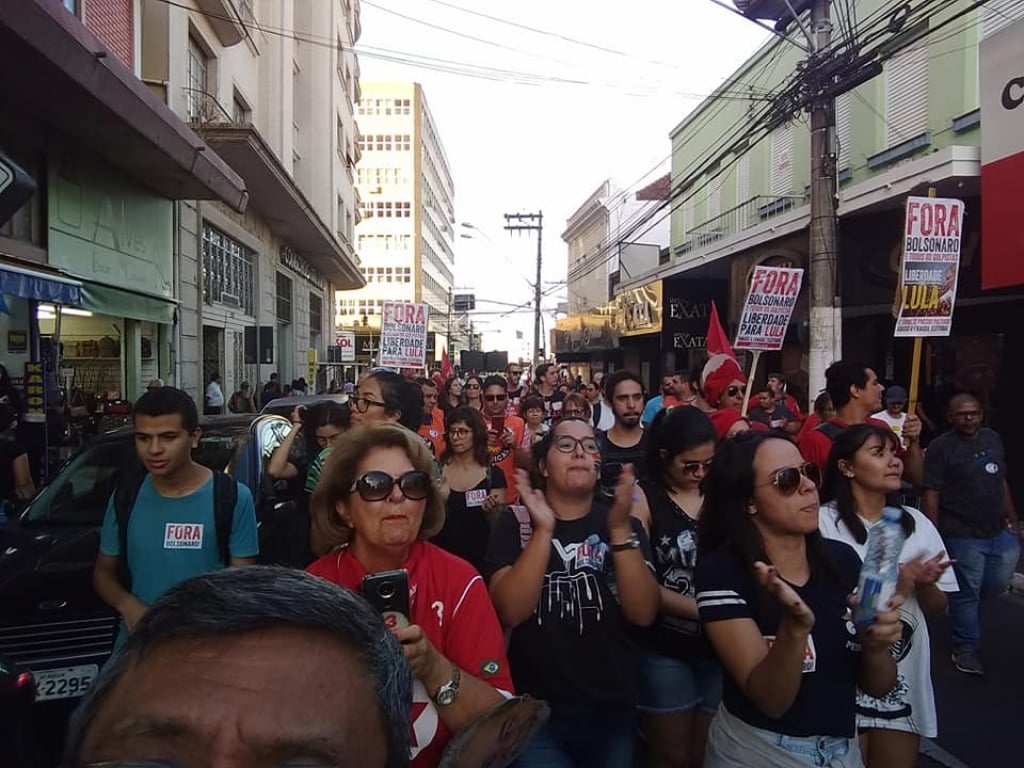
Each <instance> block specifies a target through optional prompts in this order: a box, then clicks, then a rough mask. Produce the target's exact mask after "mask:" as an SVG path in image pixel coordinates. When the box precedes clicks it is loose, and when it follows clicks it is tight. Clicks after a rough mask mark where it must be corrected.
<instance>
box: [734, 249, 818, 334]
mask: <svg viewBox="0 0 1024 768" xmlns="http://www.w3.org/2000/svg"><path fill="white" fill-rule="evenodd" d="M803 279H804V271H803V270H802V269H796V268H792V267H755V268H754V274H753V275H751V278H750V288H749V289H748V290H747V298H746V301H744V302H743V314H742V316H741V317H740V327H739V331H738V332H737V333H736V343H735V344H734V345H733V348H734V349H737V350H739V349H749V350H752V351H758V352H774V351H777V350H780V349H782V342H783V341H784V340H785V338H786V329H787V328H789V319H790V318H791V317H792V316H793V308H794V307H795V306H796V302H797V299H799V298H800V286H801V285H802V284H803Z"/></svg>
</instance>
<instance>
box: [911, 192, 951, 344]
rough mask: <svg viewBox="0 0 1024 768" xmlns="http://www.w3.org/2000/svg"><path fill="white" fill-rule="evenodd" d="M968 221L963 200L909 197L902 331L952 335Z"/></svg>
mask: <svg viewBox="0 0 1024 768" xmlns="http://www.w3.org/2000/svg"><path fill="white" fill-rule="evenodd" d="M963 221H964V203H963V201H962V200H954V199H952V198H940V197H910V198H907V217H906V223H905V225H904V228H903V266H902V269H901V270H900V288H899V291H900V293H899V295H898V297H897V299H898V301H899V306H900V311H899V315H898V317H897V318H896V333H895V335H896V336H949V333H950V330H951V329H952V327H953V307H954V305H955V304H956V288H957V281H958V279H959V275H960V239H961V233H962V232H963Z"/></svg>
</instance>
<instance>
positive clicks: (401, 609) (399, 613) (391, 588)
mask: <svg viewBox="0 0 1024 768" xmlns="http://www.w3.org/2000/svg"><path fill="white" fill-rule="evenodd" d="M359 594H361V595H362V596H363V597H364V598H365V599H366V601H367V602H369V603H370V605H372V606H373V607H374V608H376V609H377V610H378V611H380V615H381V616H382V617H383V618H384V624H385V625H386V626H387V628H388V629H390V630H396V629H404V628H405V627H408V626H409V572H408V571H406V570H398V571H381V572H380V573H371V574H370V575H369V576H366V577H365V578H364V579H363V581H362V583H361V584H360V585H359Z"/></svg>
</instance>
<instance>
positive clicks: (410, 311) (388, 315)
mask: <svg viewBox="0 0 1024 768" xmlns="http://www.w3.org/2000/svg"><path fill="white" fill-rule="evenodd" d="M381 315H382V317H381V339H380V359H379V360H378V361H377V364H378V365H381V366H384V367H387V368H422V367H423V366H424V365H426V363H427V317H428V312H427V305H426V304H413V303H410V302H404V301H385V302H384V306H383V309H382V312H381Z"/></svg>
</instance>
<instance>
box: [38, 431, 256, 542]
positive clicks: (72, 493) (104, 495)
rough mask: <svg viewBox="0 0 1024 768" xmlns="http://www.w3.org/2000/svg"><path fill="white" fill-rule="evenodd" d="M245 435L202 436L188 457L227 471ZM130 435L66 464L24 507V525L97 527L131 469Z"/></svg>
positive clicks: (91, 449) (92, 448)
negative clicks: (122, 477) (121, 477)
mask: <svg viewBox="0 0 1024 768" xmlns="http://www.w3.org/2000/svg"><path fill="white" fill-rule="evenodd" d="M248 439H249V438H248V434H246V433H241V434H237V435H216V434H204V435H203V436H202V437H201V438H200V440H199V446H198V447H197V448H196V449H195V451H193V454H192V456H193V458H194V459H195V460H196V461H198V462H199V463H200V464H202V465H203V466H206V467H209V468H210V469H212V470H214V471H215V472H224V471H227V472H232V471H233V470H234V466H235V462H236V461H237V458H238V456H239V454H240V453H241V449H242V447H243V446H244V444H245V442H246V441H247V440H248ZM137 466H138V461H137V459H136V455H135V444H134V442H133V440H132V438H131V435H130V434H127V433H126V434H125V435H124V437H123V439H119V440H104V441H101V442H98V443H96V444H94V445H90V446H87V447H86V448H84V449H83V450H82V451H80V452H79V453H78V454H77V455H76V456H75V457H74V458H72V459H71V461H70V462H68V463H67V464H66V465H65V466H64V467H63V469H61V471H60V473H59V474H58V475H57V476H56V477H55V478H53V480H52V481H51V482H50V484H49V485H47V486H46V487H45V488H44V489H43V490H42V491H41V492H40V493H39V495H38V496H36V498H35V499H34V500H33V501H32V503H31V504H30V505H29V507H28V509H27V510H26V511H25V515H24V517H23V518H22V521H23V522H26V523H43V522H45V523H47V524H58V525H100V524H102V522H103V516H104V514H105V513H106V510H107V502H108V501H109V499H110V495H111V494H112V493H113V492H114V485H115V484H116V482H117V478H118V475H119V474H123V473H124V472H125V469H126V468H131V467H137Z"/></svg>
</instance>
